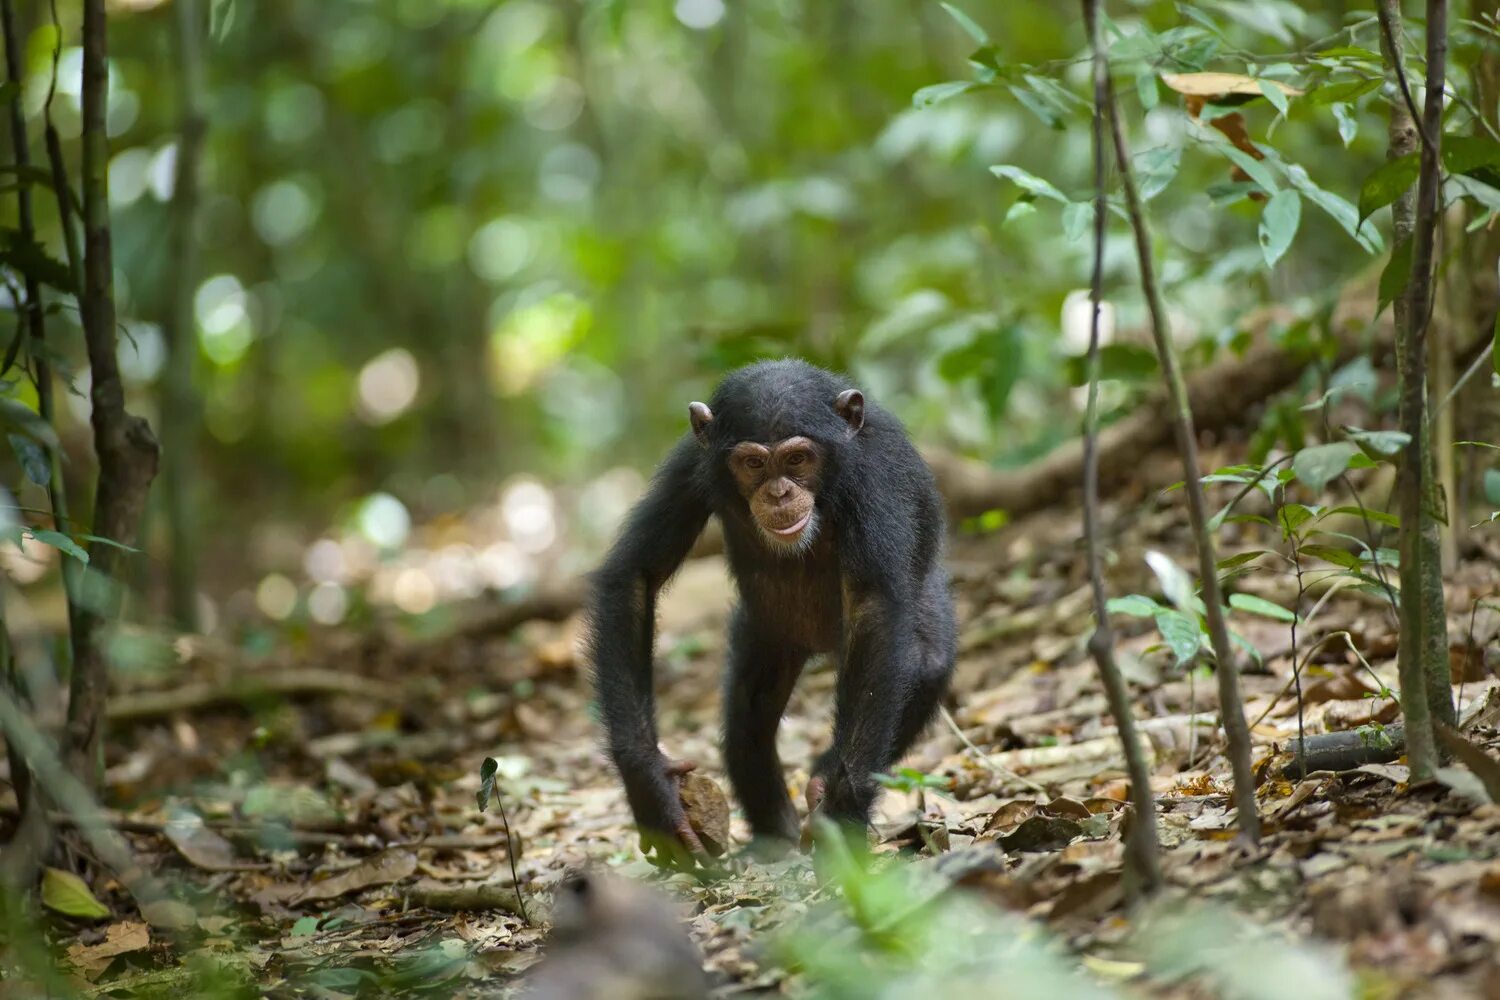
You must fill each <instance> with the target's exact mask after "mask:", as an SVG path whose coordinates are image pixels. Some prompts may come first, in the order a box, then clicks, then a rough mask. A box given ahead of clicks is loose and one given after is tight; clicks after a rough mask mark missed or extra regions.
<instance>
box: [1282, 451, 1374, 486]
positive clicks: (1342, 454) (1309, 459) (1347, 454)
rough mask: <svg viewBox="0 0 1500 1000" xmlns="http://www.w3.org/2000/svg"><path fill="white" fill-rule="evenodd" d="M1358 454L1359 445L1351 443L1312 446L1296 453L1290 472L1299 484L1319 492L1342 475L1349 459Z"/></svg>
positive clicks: (1347, 466)
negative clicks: (1304, 484)
mask: <svg viewBox="0 0 1500 1000" xmlns="http://www.w3.org/2000/svg"><path fill="white" fill-rule="evenodd" d="M1358 454H1359V445H1357V444H1355V443H1354V442H1353V441H1334V442H1332V443H1331V444H1318V445H1313V446H1312V447H1311V448H1303V449H1302V450H1301V451H1299V452H1297V454H1296V456H1295V457H1294V458H1293V459H1292V472H1293V474H1295V475H1296V477H1297V479H1298V480H1299V481H1300V482H1303V483H1306V484H1307V485H1308V486H1309V487H1310V488H1312V489H1313V490H1315V491H1320V490H1322V489H1323V487H1325V486H1327V485H1328V484H1329V483H1330V482H1332V481H1333V480H1335V479H1337V478H1338V477H1339V476H1341V475H1343V474H1344V471H1345V470H1346V469H1348V468H1349V461H1350V459H1352V458H1353V457H1354V456H1355V455H1358Z"/></svg>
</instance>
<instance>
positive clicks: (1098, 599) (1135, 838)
mask: <svg viewBox="0 0 1500 1000" xmlns="http://www.w3.org/2000/svg"><path fill="white" fill-rule="evenodd" d="M1083 19H1084V24H1085V25H1086V26H1087V30H1088V36H1089V49H1090V51H1091V52H1092V53H1093V63H1094V126H1093V127H1094V254H1093V264H1092V270H1091V272H1090V278H1089V302H1090V310H1089V360H1088V380H1089V391H1088V407H1087V409H1086V410H1085V413H1084V434H1083V535H1084V538H1085V539H1086V540H1087V543H1088V563H1089V583H1090V586H1091V588H1092V590H1093V595H1094V634H1093V635H1092V636H1090V637H1089V644H1088V645H1089V652H1090V653H1091V654H1092V655H1093V657H1094V662H1095V663H1096V664H1097V665H1098V667H1099V676H1100V678H1101V679H1102V680H1103V682H1104V692H1105V695H1106V697H1107V698H1108V699H1109V711H1110V714H1111V715H1113V716H1114V720H1115V727H1116V729H1117V730H1118V731H1119V734H1120V743H1121V744H1122V748H1123V750H1124V752H1125V766H1126V770H1127V771H1128V773H1129V775H1130V803H1131V807H1132V809H1133V811H1134V813H1135V815H1134V816H1133V817H1132V818H1133V820H1134V822H1133V823H1132V824H1131V827H1130V835H1129V840H1128V842H1127V843H1126V854H1127V857H1128V858H1129V862H1130V867H1131V869H1132V871H1133V872H1134V875H1135V878H1136V879H1137V880H1138V881H1139V884H1140V888H1141V890H1142V891H1143V892H1144V893H1147V894H1149V893H1153V892H1155V891H1156V890H1157V889H1158V888H1160V886H1161V858H1160V851H1161V848H1160V846H1159V844H1158V842H1157V836H1156V803H1155V801H1154V800H1153V796H1152V794H1151V773H1150V771H1149V770H1148V769H1147V766H1146V757H1145V754H1144V753H1142V752H1141V744H1140V738H1139V737H1138V736H1137V734H1136V728H1135V716H1134V715H1133V714H1132V713H1131V710H1130V691H1129V689H1128V688H1127V687H1126V685H1125V677H1124V675H1123V674H1121V673H1120V665H1119V664H1118V663H1116V662H1115V636H1114V628H1113V627H1112V626H1111V624H1110V620H1109V601H1108V597H1107V594H1106V592H1105V589H1104V567H1103V564H1102V561H1101V559H1100V555H1099V549H1100V546H1101V539H1100V536H1101V528H1100V520H1101V518H1100V516H1099V310H1100V308H1101V304H1102V300H1103V284H1104V234H1105V228H1106V223H1107V221H1108V219H1109V211H1108V205H1107V203H1106V199H1105V194H1104V184H1105V173H1106V169H1107V168H1106V161H1105V137H1104V113H1105V104H1106V102H1107V100H1108V95H1109V62H1108V60H1107V58H1106V57H1105V54H1104V47H1103V44H1102V42H1101V40H1100V38H1099V0H1083Z"/></svg>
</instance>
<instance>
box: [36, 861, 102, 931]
mask: <svg viewBox="0 0 1500 1000" xmlns="http://www.w3.org/2000/svg"><path fill="white" fill-rule="evenodd" d="M42 905H43V906H45V907H47V909H49V910H55V911H56V912H58V913H61V914H62V915H63V916H66V917H73V918H75V919H78V920H103V919H104V918H105V917H107V916H109V907H107V906H105V905H104V904H103V903H101V902H99V901H98V900H97V899H95V898H94V894H93V893H92V892H90V891H89V887H88V886H87V885H86V884H84V881H83V879H81V878H79V877H78V876H77V875H74V874H73V873H72V872H65V871H63V870H62V869H61V868H47V869H44V870H43V871H42Z"/></svg>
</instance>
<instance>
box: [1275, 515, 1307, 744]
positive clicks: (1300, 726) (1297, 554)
mask: <svg viewBox="0 0 1500 1000" xmlns="http://www.w3.org/2000/svg"><path fill="white" fill-rule="evenodd" d="M1276 493H1277V498H1278V499H1279V500H1280V501H1281V504H1280V506H1281V508H1283V509H1284V508H1285V506H1286V491H1285V490H1284V489H1278V490H1277V491H1276ZM1280 520H1281V522H1282V524H1283V525H1285V524H1288V523H1289V522H1288V521H1287V519H1286V518H1281V519H1280ZM1283 530H1285V531H1286V535H1287V540H1288V541H1289V542H1290V543H1291V546H1292V568H1293V569H1294V570H1295V571H1296V574H1297V599H1296V600H1295V601H1294V602H1293V604H1292V622H1291V626H1290V627H1291V631H1292V686H1293V687H1294V688H1295V689H1296V691H1297V741H1298V742H1297V745H1298V747H1299V748H1300V747H1301V746H1302V745H1303V741H1305V740H1306V739H1307V717H1306V706H1305V705H1304V703H1303V701H1302V668H1301V665H1300V664H1299V663H1298V660H1297V616H1298V614H1299V613H1300V612H1301V610H1302V600H1303V598H1304V597H1305V596H1306V595H1307V585H1306V584H1305V583H1304V582H1303V579H1302V553H1301V550H1300V547H1299V546H1298V544H1297V532H1296V531H1295V530H1292V529H1290V528H1284V529H1283ZM1297 763H1298V765H1299V766H1300V767H1301V768H1302V770H1303V773H1306V771H1307V762H1306V761H1305V760H1299V761H1298V762H1297Z"/></svg>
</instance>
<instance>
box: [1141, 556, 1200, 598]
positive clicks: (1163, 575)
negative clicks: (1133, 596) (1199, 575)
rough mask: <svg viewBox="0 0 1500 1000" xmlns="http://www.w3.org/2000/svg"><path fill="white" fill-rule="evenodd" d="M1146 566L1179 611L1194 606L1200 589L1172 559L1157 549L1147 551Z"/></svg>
mask: <svg viewBox="0 0 1500 1000" xmlns="http://www.w3.org/2000/svg"><path fill="white" fill-rule="evenodd" d="M1146 565H1147V566H1150V567H1151V572H1153V573H1155V574H1156V579H1157V580H1158V581H1159V582H1160V583H1161V592H1162V593H1163V594H1165V595H1166V598H1167V600H1168V601H1171V602H1172V604H1173V606H1175V607H1177V608H1178V609H1185V608H1191V607H1192V606H1193V594H1194V592H1195V591H1196V590H1197V589H1198V588H1197V587H1195V586H1194V585H1193V578H1192V577H1190V576H1188V575H1187V572H1186V571H1185V570H1183V569H1182V567H1180V566H1178V565H1177V564H1176V563H1174V562H1173V561H1172V559H1171V557H1169V556H1167V555H1165V554H1164V553H1161V552H1157V551H1156V550H1155V549H1147V550H1146Z"/></svg>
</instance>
